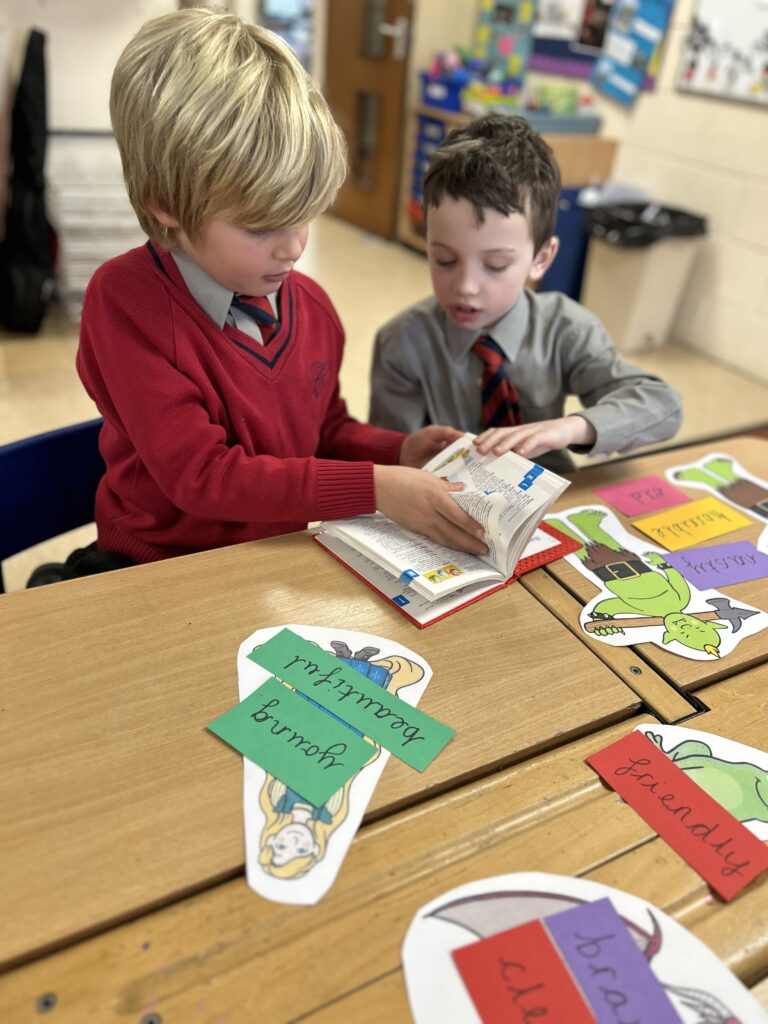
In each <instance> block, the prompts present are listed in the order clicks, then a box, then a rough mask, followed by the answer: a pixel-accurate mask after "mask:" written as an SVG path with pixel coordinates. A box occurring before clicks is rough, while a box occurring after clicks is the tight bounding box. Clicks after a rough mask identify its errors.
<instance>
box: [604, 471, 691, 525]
mask: <svg viewBox="0 0 768 1024" xmlns="http://www.w3.org/2000/svg"><path fill="white" fill-rule="evenodd" d="M595 494H598V495H599V496H600V497H601V498H602V499H603V501H607V502H608V504H609V505H613V507H614V508H617V509H618V510H619V512H623V513H624V515H625V516H641V515H645V513H646V512H660V511H661V510H662V509H665V508H671V507H672V506H673V505H682V504H683V503H684V502H686V501H690V500H691V499H690V498H689V497H688V495H687V494H684V493H683V491H680V490H678V489H677V487H674V486H673V485H672V484H671V483H669V481H668V480H665V479H664V477H661V476H643V477H640V478H638V479H637V480H627V481H626V483H623V484H612V485H611V486H610V487H596V488H595Z"/></svg>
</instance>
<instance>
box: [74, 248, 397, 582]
mask: <svg viewBox="0 0 768 1024" xmlns="http://www.w3.org/2000/svg"><path fill="white" fill-rule="evenodd" d="M279 315H280V325H281V326H280V330H279V332H278V333H277V334H276V335H275V336H274V337H273V338H272V340H271V341H270V342H269V344H268V345H267V346H266V347H263V348H262V347H261V346H259V345H258V344H257V343H255V342H254V341H253V340H252V339H251V338H249V337H248V335H246V334H243V333H242V332H240V331H239V330H237V328H235V327H230V326H227V325H225V327H224V328H223V330H222V329H219V328H218V327H217V326H216V325H215V324H214V323H213V321H212V320H211V319H210V318H209V317H208V315H207V314H206V313H204V312H203V310H202V309H201V308H200V307H199V306H198V305H197V303H196V302H195V301H194V299H193V298H192V296H191V295H190V293H189V291H188V289H187V287H186V285H185V283H184V280H183V278H182V277H181V274H180V273H179V271H178V268H177V267H176V263H175V262H174V260H173V258H172V256H171V255H170V254H169V253H167V252H164V251H163V250H162V249H157V248H153V247H152V246H151V245H147V246H143V247H141V248H139V249H132V250H131V251H130V252H127V253H125V254H124V255H123V256H119V257H118V258H117V259H114V260H110V261H109V262H108V263H105V264H104V266H103V267H101V268H100V269H99V270H98V271H97V272H96V273H95V274H94V276H93V278H92V280H91V283H90V285H89V286H88V291H87V293H86V296H85V303H84V306H83V317H82V323H81V330H80V348H79V351H78V356H77V368H78V372H79V373H80V377H81V379H82V381H83V384H84V385H85V387H86V389H87V391H88V393H89V394H90V396H91V397H92V398H93V400H94V402H95V403H96V405H97V406H98V408H99V411H100V413H101V414H102V416H103V417H104V427H103V429H102V431H101V438H100V447H101V452H102V455H103V456H104V460H105V462H106V466H107V471H106V474H105V476H104V478H103V479H102V481H101V483H100V485H99V489H98V493H97V496H96V523H97V526H98V532H99V547H100V548H102V549H105V550H112V551H120V552H122V553H123V554H126V555H128V556H129V557H130V558H133V559H134V560H135V561H138V562H148V561H154V560H156V559H161V558H167V557H169V556H171V555H181V554H187V553H189V552H193V551H201V550H205V549H208V548H215V547H222V546H223V545H226V544H237V543H239V542H240V541H246V540H254V539H256V538H260V537H271V536H274V535H275V534H279V533H288V532H290V531H292V530H301V529H304V527H305V526H306V524H307V522H309V521H311V520H316V519H334V518H340V517H343V516H349V515H358V514H361V513H366V512H373V511H374V509H375V498H374V485H373V464H374V463H375V462H377V463H384V464H389V463H396V462H397V458H398V454H399V451H400V446H401V444H402V441H403V438H404V437H405V435H404V434H401V433H398V432H395V431H389V430H380V429H378V428H376V427H371V426H369V425H367V424H362V423H358V422H357V420H354V419H352V418H351V417H350V416H349V415H348V414H347V409H346V406H345V404H344V402H343V400H342V399H341V397H340V395H339V381H338V374H339V367H340V365H341V357H342V351H343V344H344V338H343V331H342V328H341V324H340V323H339V320H338V317H337V316H336V313H335V311H334V309H333V307H332V305H331V303H330V301H329V300H328V297H327V296H326V294H325V293H324V292H323V290H322V289H321V288H319V287H318V285H316V284H315V283H314V282H313V281H310V280H309V278H306V277H304V276H303V275H302V274H299V273H297V272H294V273H292V274H291V275H290V277H289V278H288V279H287V280H286V281H285V282H284V283H283V285H282V287H281V288H280V293H279Z"/></svg>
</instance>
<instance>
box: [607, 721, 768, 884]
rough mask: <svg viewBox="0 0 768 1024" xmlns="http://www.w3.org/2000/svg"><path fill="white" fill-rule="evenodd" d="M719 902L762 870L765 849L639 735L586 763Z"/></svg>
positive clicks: (766, 858) (767, 849)
mask: <svg viewBox="0 0 768 1024" xmlns="http://www.w3.org/2000/svg"><path fill="white" fill-rule="evenodd" d="M587 764H589V765H591V766H592V767H593V768H594V769H595V771H596V772H597V773H598V775H600V776H601V778H602V779H603V780H604V781H605V782H607V784H608V785H609V786H610V787H611V788H612V789H615V790H616V792H617V793H618V794H619V796H621V797H623V799H624V800H626V802H627V803H628V804H629V805H630V806H631V807H632V808H634V810H635V811H637V813H638V814H639V815H640V816H641V817H642V818H644V819H645V820H646V821H647V822H648V824H649V825H650V826H651V828H652V829H654V830H655V831H656V832H658V834H659V835H660V836H661V837H662V839H664V840H666V842H668V843H669V845H670V846H671V847H672V848H673V849H674V850H676V851H677V853H679V854H680V856H681V857H682V858H683V859H684V860H685V861H687V862H688V864H690V866H691V867H692V868H693V869H694V870H695V871H698V873H699V874H700V875H701V876H702V878H704V879H705V881H707V882H708V883H709V884H710V885H711V886H712V888H713V889H715V890H716V892H718V893H719V894H720V896H722V897H723V899H726V900H730V899H733V897H734V896H736V895H737V894H738V893H739V892H741V890H742V889H743V888H744V887H745V886H746V885H749V883H750V882H751V881H752V880H753V879H755V878H757V876H758V875H759V874H761V873H762V872H763V871H765V870H766V869H767V868H768V847H766V846H765V845H764V844H763V843H761V842H760V840H759V839H757V837H756V836H754V835H753V834H752V833H751V832H750V831H749V830H748V829H746V828H745V827H744V826H743V825H742V824H741V822H740V821H737V820H736V818H734V817H733V815H732V814H729V812H728V811H726V810H725V808H724V807H721V806H720V804H719V803H717V802H716V801H715V800H713V799H712V797H711V796H709V794H708V793H706V792H705V791H704V790H703V789H702V788H701V786H698V785H697V784H696V783H695V782H694V781H693V780H692V779H690V778H689V777H688V776H687V775H686V773H685V772H684V771H683V770H682V769H681V768H678V767H677V765H676V764H675V763H674V762H673V761H671V760H670V758H669V757H667V755H666V754H665V753H664V752H663V751H661V750H659V749H658V748H657V747H655V746H654V744H653V743H651V741H650V740H648V739H646V737H645V736H644V735H643V734H642V733H639V732H631V733H630V734H629V735H628V736H624V737H623V738H622V739H620V740H617V741H616V742H615V743H612V744H611V745H610V746H608V747H605V748H604V749H603V750H600V751H598V752H597V753H596V754H592V756H591V757H588V758H587Z"/></svg>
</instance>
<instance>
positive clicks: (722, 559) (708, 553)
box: [667, 540, 768, 590]
mask: <svg viewBox="0 0 768 1024" xmlns="http://www.w3.org/2000/svg"><path fill="white" fill-rule="evenodd" d="M667 561H668V562H669V564H670V565H671V566H672V567H673V568H675V569H677V571H678V572H679V573H680V574H681V575H682V576H685V578H686V579H687V580H688V582H689V583H693V585H694V586H695V587H697V588H698V589H699V590H707V589H708V588H709V587H713V588H714V589H717V588H718V587H728V586H730V585H731V584H732V583H746V582H747V581H748V580H760V579H763V578H764V577H766V576H768V555H764V554H763V553H762V551H758V550H757V548H756V547H755V545H754V544H751V543H750V542H749V541H748V540H737V541H733V542H732V543H731V544H714V545H712V546H711V547H706V548H688V549H687V550H685V551H670V552H669V554H668V555H667Z"/></svg>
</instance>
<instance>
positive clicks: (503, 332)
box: [440, 289, 531, 361]
mask: <svg viewBox="0 0 768 1024" xmlns="http://www.w3.org/2000/svg"><path fill="white" fill-rule="evenodd" d="M530 305H531V300H530V296H529V294H528V290H527V289H524V290H523V291H522V292H521V293H520V297H519V298H518V300H517V302H516V303H515V304H514V306H513V307H512V309H510V310H509V312H507V313H505V314H504V316H503V317H502V318H501V320H497V321H496V323H495V324H494V325H493V326H492V327H486V328H484V329H483V330H482V331H465V330H462V329H461V328H460V327H457V326H456V325H455V324H454V323H453V322H452V320H451V319H450V318H449V317H448V315H447V313H446V312H445V311H444V310H442V309H441V311H440V312H441V314H442V316H443V318H444V320H445V332H446V337H447V339H448V348H449V349H450V352H451V354H452V355H453V357H454V359H457V360H458V359H460V358H461V357H463V356H465V355H466V354H467V352H469V350H470V349H471V348H472V346H473V345H474V343H475V342H476V341H477V339H478V338H484V337H486V336H488V335H490V337H492V338H493V340H494V341H495V342H496V343H497V344H498V345H499V347H500V348H501V350H502V351H503V353H504V355H505V356H506V357H507V359H509V360H510V361H513V360H515V359H516V358H517V354H518V352H519V351H520V346H521V345H522V343H523V339H524V338H525V336H526V334H527V332H528V323H529V320H530Z"/></svg>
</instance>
